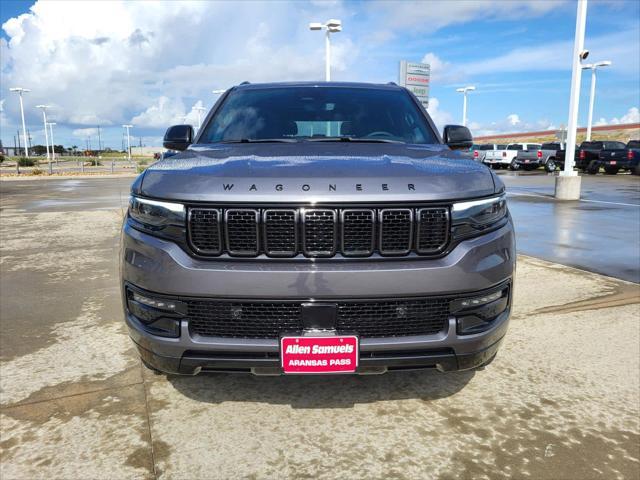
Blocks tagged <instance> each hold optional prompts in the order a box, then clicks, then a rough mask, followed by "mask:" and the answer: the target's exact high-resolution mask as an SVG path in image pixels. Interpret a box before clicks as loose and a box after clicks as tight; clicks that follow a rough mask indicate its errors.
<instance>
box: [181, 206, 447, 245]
mask: <svg viewBox="0 0 640 480" xmlns="http://www.w3.org/2000/svg"><path fill="white" fill-rule="evenodd" d="M188 218H189V225H188V235H189V244H190V246H191V248H192V249H193V250H194V251H195V252H196V253H197V254H199V255H203V256H217V255H221V254H223V253H226V254H227V255H229V256H232V257H234V256H237V257H257V256H258V255H261V254H266V255H268V256H271V257H289V258H291V257H295V256H297V255H300V254H302V255H304V256H306V257H332V256H335V255H336V254H338V253H339V254H342V255H344V256H345V257H368V256H370V255H373V254H375V253H377V254H379V255H381V256H402V255H408V254H410V253H412V252H413V253H416V254H418V255H438V254H440V253H442V252H443V251H444V250H445V249H446V247H447V245H448V243H449V232H450V218H449V208H448V207H446V206H438V207H424V208H345V209H338V208H267V209H251V208H227V209H225V208H201V207H193V208H189V216H188Z"/></svg>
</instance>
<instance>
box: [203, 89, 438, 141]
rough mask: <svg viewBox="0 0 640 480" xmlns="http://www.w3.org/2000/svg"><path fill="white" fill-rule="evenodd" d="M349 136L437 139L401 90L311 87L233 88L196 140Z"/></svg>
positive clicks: (365, 138) (375, 138) (378, 138)
mask: <svg viewBox="0 0 640 480" xmlns="http://www.w3.org/2000/svg"><path fill="white" fill-rule="evenodd" d="M349 139H358V140H360V139H363V141H372V142H373V141H396V142H405V143H419V144H428V143H439V141H438V137H437V135H436V134H435V133H434V132H433V130H432V129H431V127H430V125H429V123H428V121H427V119H426V118H425V116H424V114H423V112H422V111H421V110H420V109H419V108H418V107H417V105H416V103H415V102H414V101H413V99H412V98H411V97H410V96H409V94H408V93H407V92H406V91H405V90H400V89H397V90H396V89H377V88H350V87H316V86H310V87H295V86H294V87H282V88H260V89H258V88H256V89H243V90H236V91H233V92H231V93H229V96H228V97H227V98H226V99H225V101H224V103H223V105H222V106H221V107H220V108H219V109H218V111H217V112H216V113H215V115H214V116H213V117H212V119H211V120H210V122H209V123H208V124H207V125H206V126H205V129H204V132H203V135H202V137H201V138H200V139H199V143H217V142H233V141H261V140H262V141H268V140H274V141H299V140H318V141H320V140H323V141H326V140H335V141H340V140H349Z"/></svg>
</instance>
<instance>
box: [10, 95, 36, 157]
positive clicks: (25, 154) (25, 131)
mask: <svg viewBox="0 0 640 480" xmlns="http://www.w3.org/2000/svg"><path fill="white" fill-rule="evenodd" d="M9 91H11V92H17V93H18V95H20V114H21V115H22V138H23V139H24V156H25V157H26V158H29V150H28V148H27V126H26V124H25V123H24V105H23V104H22V94H23V93H27V92H30V91H31V90H29V89H28V88H22V87H13V88H10V89H9Z"/></svg>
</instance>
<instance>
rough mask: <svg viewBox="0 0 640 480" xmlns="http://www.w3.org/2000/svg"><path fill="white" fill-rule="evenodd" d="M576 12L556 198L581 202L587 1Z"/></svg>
mask: <svg viewBox="0 0 640 480" xmlns="http://www.w3.org/2000/svg"><path fill="white" fill-rule="evenodd" d="M577 3H578V6H577V11H576V34H575V40H574V44H573V59H572V68H571V92H570V94H569V121H568V126H567V143H566V145H565V152H566V153H565V160H564V170H563V171H562V172H560V175H559V176H557V177H556V189H555V196H556V198H557V199H559V200H579V199H580V182H581V178H580V177H579V176H578V173H577V172H574V171H573V167H574V165H575V158H576V148H575V146H576V134H577V131H576V130H577V127H578V108H579V105H580V83H581V77H582V60H585V59H586V58H587V56H588V55H589V52H588V51H587V50H585V49H584V32H585V27H586V23H587V0H578V2H577Z"/></svg>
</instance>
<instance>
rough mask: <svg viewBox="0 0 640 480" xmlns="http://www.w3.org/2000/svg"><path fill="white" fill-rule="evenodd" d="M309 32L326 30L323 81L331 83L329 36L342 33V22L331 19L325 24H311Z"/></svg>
mask: <svg viewBox="0 0 640 480" xmlns="http://www.w3.org/2000/svg"><path fill="white" fill-rule="evenodd" d="M309 30H326V33H325V37H324V38H325V39H324V47H325V57H324V79H325V81H327V82H329V81H331V34H332V33H337V32H341V31H342V21H340V20H336V19H331V20H329V21H327V23H318V22H313V23H310V24H309Z"/></svg>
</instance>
